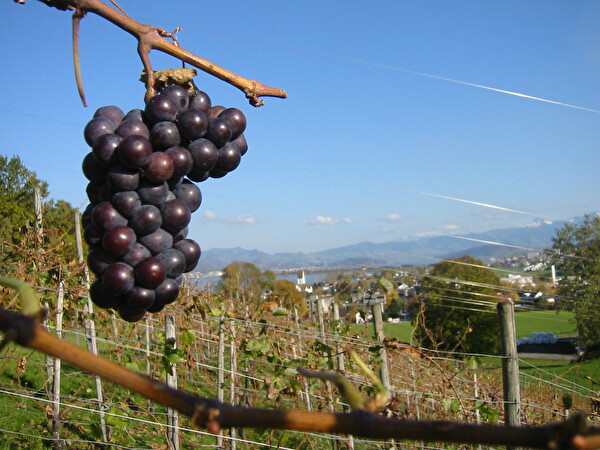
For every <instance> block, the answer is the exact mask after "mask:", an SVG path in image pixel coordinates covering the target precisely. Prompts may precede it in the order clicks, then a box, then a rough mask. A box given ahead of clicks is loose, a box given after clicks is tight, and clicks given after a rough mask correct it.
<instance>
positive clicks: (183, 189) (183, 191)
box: [173, 181, 202, 213]
mask: <svg viewBox="0 0 600 450" xmlns="http://www.w3.org/2000/svg"><path fill="white" fill-rule="evenodd" d="M173 193H174V194H175V198H177V200H181V201H182V202H184V203H185V204H186V205H187V206H188V208H189V209H190V212H191V213H193V212H194V211H196V210H197V209H198V208H200V204H201V203H202V193H201V192H200V189H199V188H198V186H196V185H195V184H194V183H190V182H189V181H184V182H183V183H181V184H180V185H179V186H177V187H176V188H175V189H173Z"/></svg>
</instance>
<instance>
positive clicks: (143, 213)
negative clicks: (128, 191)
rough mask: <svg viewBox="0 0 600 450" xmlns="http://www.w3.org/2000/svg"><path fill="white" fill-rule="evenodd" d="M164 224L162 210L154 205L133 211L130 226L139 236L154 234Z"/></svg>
mask: <svg viewBox="0 0 600 450" xmlns="http://www.w3.org/2000/svg"><path fill="white" fill-rule="evenodd" d="M161 224H162V216H161V213H160V210H159V209H158V208H157V207H156V206H154V205H143V206H140V207H139V208H137V209H136V210H135V211H133V214H132V215H131V218H130V219H129V226H130V227H131V228H132V229H133V230H134V231H135V232H136V233H137V235H138V236H145V235H146V234H150V233H154V232H155V231H156V230H158V229H159V228H160V226H161Z"/></svg>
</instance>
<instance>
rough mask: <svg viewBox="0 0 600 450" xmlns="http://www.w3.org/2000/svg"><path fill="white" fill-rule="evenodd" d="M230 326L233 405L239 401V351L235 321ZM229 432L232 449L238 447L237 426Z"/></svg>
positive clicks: (231, 402) (230, 394) (231, 397)
mask: <svg viewBox="0 0 600 450" xmlns="http://www.w3.org/2000/svg"><path fill="white" fill-rule="evenodd" d="M229 327H230V332H231V334H230V339H229V340H230V342H229V352H230V356H231V361H230V368H231V375H230V376H231V385H230V388H229V404H231V405H235V404H236V403H237V401H236V400H237V399H236V397H237V395H236V384H237V351H236V347H235V346H236V344H235V322H230V323H229ZM229 434H230V436H231V437H232V438H234V439H232V440H231V448H232V450H235V449H236V447H237V446H236V440H235V438H236V437H237V429H236V428H231V430H230V431H229Z"/></svg>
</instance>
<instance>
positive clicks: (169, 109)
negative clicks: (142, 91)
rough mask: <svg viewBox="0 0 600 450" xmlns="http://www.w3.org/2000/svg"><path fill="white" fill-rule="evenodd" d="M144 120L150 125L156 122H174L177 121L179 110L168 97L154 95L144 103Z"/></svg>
mask: <svg viewBox="0 0 600 450" xmlns="http://www.w3.org/2000/svg"><path fill="white" fill-rule="evenodd" d="M144 112H145V113H146V114H145V117H144V118H145V120H147V121H148V122H149V123H150V124H152V125H154V124H155V123H157V122H162V121H163V120H168V121H169V122H175V120H177V114H178V113H179V109H178V107H177V105H176V104H175V102H173V100H171V99H170V98H169V97H166V96H164V95H155V96H154V97H152V98H151V99H149V100H148V101H147V102H146V108H145V109H144Z"/></svg>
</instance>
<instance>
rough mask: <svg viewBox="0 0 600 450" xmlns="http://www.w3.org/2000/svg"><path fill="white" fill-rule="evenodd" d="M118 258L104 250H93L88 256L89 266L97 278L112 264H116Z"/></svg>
mask: <svg viewBox="0 0 600 450" xmlns="http://www.w3.org/2000/svg"><path fill="white" fill-rule="evenodd" d="M116 262H117V258H115V257H114V256H112V255H111V254H109V253H108V252H107V251H106V250H104V249H103V248H91V249H90V251H89V253H88V255H87V265H88V267H89V269H90V270H91V271H92V273H93V274H94V275H96V276H100V275H102V272H104V270H105V269H106V268H107V267H108V266H109V265H111V264H113V263H116Z"/></svg>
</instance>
